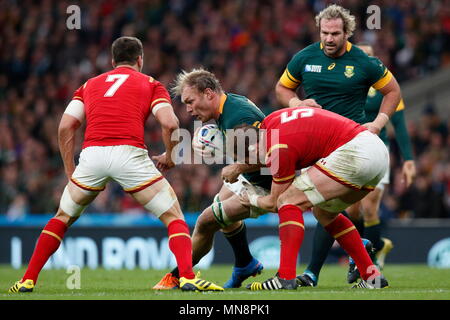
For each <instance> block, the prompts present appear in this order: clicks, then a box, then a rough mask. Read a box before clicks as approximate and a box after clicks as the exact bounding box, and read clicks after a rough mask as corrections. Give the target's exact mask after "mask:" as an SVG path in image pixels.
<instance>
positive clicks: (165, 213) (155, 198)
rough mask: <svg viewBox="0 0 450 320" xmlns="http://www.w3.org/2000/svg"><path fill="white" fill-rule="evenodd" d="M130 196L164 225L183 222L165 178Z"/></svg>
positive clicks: (176, 200) (176, 199) (176, 202)
mask: <svg viewBox="0 0 450 320" xmlns="http://www.w3.org/2000/svg"><path fill="white" fill-rule="evenodd" d="M130 195H131V196H132V197H133V198H134V199H135V200H136V201H137V202H139V204H141V205H142V206H143V207H144V208H145V209H146V210H148V211H149V212H150V213H152V214H153V215H155V216H156V217H157V218H159V219H160V220H161V221H162V222H163V223H164V224H165V225H169V224H170V223H171V222H172V221H173V220H177V219H182V220H184V216H183V213H182V211H181V208H180V204H179V202H178V198H177V196H176V194H175V191H174V190H173V188H172V187H171V186H170V184H169V182H168V181H167V180H166V179H165V178H162V179H160V180H158V181H157V182H155V183H153V184H152V185H150V186H148V187H146V188H145V189H142V190H139V191H137V192H132V193H130Z"/></svg>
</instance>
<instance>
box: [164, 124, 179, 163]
mask: <svg viewBox="0 0 450 320" xmlns="http://www.w3.org/2000/svg"><path fill="white" fill-rule="evenodd" d="M177 129H178V125H177V126H175V125H173V126H163V127H162V139H163V143H164V146H165V148H166V154H167V155H168V156H170V158H171V159H172V157H171V155H172V151H173V149H174V148H175V146H176V145H177V144H178V139H175V137H173V135H174V132H175V131H176V130H177ZM174 160H175V159H172V161H174Z"/></svg>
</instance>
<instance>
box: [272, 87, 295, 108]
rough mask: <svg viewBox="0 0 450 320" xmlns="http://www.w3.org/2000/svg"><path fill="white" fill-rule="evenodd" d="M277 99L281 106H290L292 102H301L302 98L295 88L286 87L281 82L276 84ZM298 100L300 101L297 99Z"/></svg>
mask: <svg viewBox="0 0 450 320" xmlns="http://www.w3.org/2000/svg"><path fill="white" fill-rule="evenodd" d="M275 94H276V97H277V101H278V103H279V104H280V106H281V107H290V106H291V105H290V104H294V103H297V104H298V103H299V102H300V101H301V100H300V99H299V98H298V97H297V94H296V93H295V90H292V89H289V88H286V87H285V86H283V85H282V84H280V82H277V84H276V86H275ZM297 100H298V101H297Z"/></svg>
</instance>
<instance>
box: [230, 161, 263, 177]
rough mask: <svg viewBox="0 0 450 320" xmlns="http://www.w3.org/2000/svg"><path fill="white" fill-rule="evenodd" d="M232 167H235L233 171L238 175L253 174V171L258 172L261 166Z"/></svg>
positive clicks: (240, 165)
mask: <svg viewBox="0 0 450 320" xmlns="http://www.w3.org/2000/svg"><path fill="white" fill-rule="evenodd" d="M232 165H233V166H235V170H236V171H237V172H239V174H241V173H249V172H255V171H258V170H259V169H260V168H261V167H262V165H261V164H246V163H235V164H232Z"/></svg>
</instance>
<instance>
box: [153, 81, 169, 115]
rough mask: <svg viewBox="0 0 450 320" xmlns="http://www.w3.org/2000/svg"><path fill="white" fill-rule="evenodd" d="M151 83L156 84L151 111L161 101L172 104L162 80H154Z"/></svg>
mask: <svg viewBox="0 0 450 320" xmlns="http://www.w3.org/2000/svg"><path fill="white" fill-rule="evenodd" d="M151 84H153V85H154V88H153V96H152V99H151V101H150V111H151V110H152V109H153V108H154V107H156V106H157V105H158V104H160V103H168V104H172V100H171V99H170V95H169V92H168V91H167V89H166V88H165V87H164V86H163V85H162V84H161V83H160V82H158V81H156V80H153V82H151Z"/></svg>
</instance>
